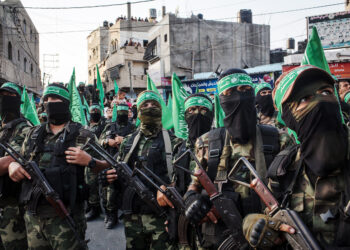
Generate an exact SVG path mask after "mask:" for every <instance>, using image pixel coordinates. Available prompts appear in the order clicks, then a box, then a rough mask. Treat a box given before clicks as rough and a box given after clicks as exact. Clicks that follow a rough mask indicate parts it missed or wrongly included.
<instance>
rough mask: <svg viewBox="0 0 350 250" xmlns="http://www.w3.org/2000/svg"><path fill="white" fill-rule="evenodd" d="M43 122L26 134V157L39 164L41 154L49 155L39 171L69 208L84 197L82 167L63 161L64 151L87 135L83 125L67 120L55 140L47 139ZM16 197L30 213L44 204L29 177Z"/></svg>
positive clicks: (34, 212) (45, 202)
mask: <svg viewBox="0 0 350 250" xmlns="http://www.w3.org/2000/svg"><path fill="white" fill-rule="evenodd" d="M46 126H47V123H44V124H42V125H40V126H38V127H37V128H36V129H35V130H34V131H33V133H32V134H31V135H30V138H29V141H28V144H29V148H28V152H31V153H30V160H33V161H35V162H37V164H38V165H39V167H41V166H40V165H41V164H45V163H44V162H43V155H44V154H46V155H51V158H50V160H49V161H50V163H49V165H48V166H46V167H45V168H44V169H42V168H41V171H42V172H43V174H44V175H45V177H46V178H47V180H48V182H49V183H50V185H51V186H52V188H53V189H54V190H55V191H56V192H57V193H58V194H59V196H60V198H61V199H62V201H63V202H64V203H65V204H66V205H69V207H70V209H73V208H74V206H75V204H76V203H77V202H82V201H83V200H85V199H86V185H85V182H84V168H83V167H81V166H77V165H72V164H69V163H67V161H66V155H65V153H64V152H65V151H66V150H67V149H68V148H69V147H75V146H76V142H81V143H82V144H83V143H85V142H86V140H87V139H88V138H87V137H86V136H85V135H84V134H85V133H84V129H83V128H82V125H81V124H79V123H73V122H71V123H69V124H68V125H67V126H66V127H65V128H64V131H62V132H61V134H60V135H59V137H58V138H57V140H56V141H55V142H50V143H47V142H45V139H46V138H47V131H46ZM20 201H21V202H22V203H24V204H26V205H27V207H28V210H29V211H30V212H31V213H32V214H36V209H37V206H38V205H41V204H47V201H46V200H44V199H43V197H42V195H41V193H40V192H39V190H37V188H36V187H35V186H33V183H32V182H31V181H30V180H26V181H24V183H23V186H22V192H21V196H20Z"/></svg>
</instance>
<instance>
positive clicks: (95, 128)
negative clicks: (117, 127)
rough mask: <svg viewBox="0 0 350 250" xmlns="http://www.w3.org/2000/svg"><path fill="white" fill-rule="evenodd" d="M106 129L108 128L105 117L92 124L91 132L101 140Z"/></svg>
mask: <svg viewBox="0 0 350 250" xmlns="http://www.w3.org/2000/svg"><path fill="white" fill-rule="evenodd" d="M105 127H106V120H105V118H104V117H101V120H100V121H99V122H98V123H95V124H90V127H89V129H90V130H91V132H92V133H94V134H95V135H96V137H97V139H99V138H100V136H101V134H102V131H103V130H104V129H105Z"/></svg>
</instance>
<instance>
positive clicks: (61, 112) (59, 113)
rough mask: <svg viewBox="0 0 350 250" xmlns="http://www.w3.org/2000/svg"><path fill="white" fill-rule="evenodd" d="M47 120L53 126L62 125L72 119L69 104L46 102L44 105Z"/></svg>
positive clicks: (64, 102)
mask: <svg viewBox="0 0 350 250" xmlns="http://www.w3.org/2000/svg"><path fill="white" fill-rule="evenodd" d="M44 107H45V111H46V114H47V120H48V122H49V123H51V124H53V125H61V124H64V123H66V122H68V121H69V120H70V118H71V114H70V111H69V102H66V101H63V102H46V103H44Z"/></svg>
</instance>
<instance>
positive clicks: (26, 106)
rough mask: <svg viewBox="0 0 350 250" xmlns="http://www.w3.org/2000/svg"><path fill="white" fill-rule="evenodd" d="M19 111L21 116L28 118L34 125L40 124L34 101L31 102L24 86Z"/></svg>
mask: <svg viewBox="0 0 350 250" xmlns="http://www.w3.org/2000/svg"><path fill="white" fill-rule="evenodd" d="M21 101H22V104H21V112H22V114H23V116H24V117H25V118H26V119H27V120H29V121H30V122H31V123H32V124H33V125H34V126H37V125H39V124H40V121H39V117H38V113H37V112H36V107H35V103H32V101H31V99H29V96H28V94H27V90H26V87H25V86H24V87H23V92H22V96H21Z"/></svg>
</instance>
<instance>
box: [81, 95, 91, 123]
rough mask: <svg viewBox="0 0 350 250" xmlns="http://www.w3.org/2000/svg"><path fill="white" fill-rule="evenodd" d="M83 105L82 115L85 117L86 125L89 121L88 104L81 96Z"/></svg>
mask: <svg viewBox="0 0 350 250" xmlns="http://www.w3.org/2000/svg"><path fill="white" fill-rule="evenodd" d="M83 99H84V103H83V108H84V113H85V117H86V121H87V123H88V122H89V121H90V112H89V104H88V103H87V101H86V99H85V96H83Z"/></svg>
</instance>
